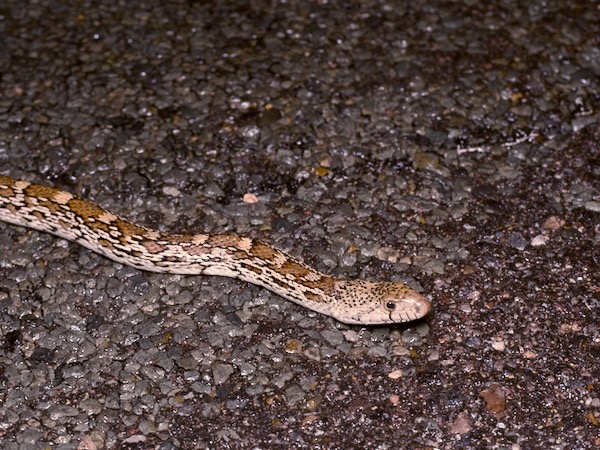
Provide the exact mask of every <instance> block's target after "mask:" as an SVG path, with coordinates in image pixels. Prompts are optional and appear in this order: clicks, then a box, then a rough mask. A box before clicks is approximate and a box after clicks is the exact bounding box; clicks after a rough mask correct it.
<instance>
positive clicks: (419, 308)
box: [0, 175, 431, 324]
mask: <svg viewBox="0 0 600 450" xmlns="http://www.w3.org/2000/svg"><path fill="white" fill-rule="evenodd" d="M0 220H2V221H4V222H8V223H11V224H15V225H20V226H23V227H28V228H32V229H35V230H38V231H42V232H47V233H51V234H54V235H56V236H59V237H61V238H64V239H67V240H69V241H72V242H76V243H78V244H80V245H82V246H84V247H87V248H88V249H90V250H92V251H94V252H96V253H99V254H101V255H104V256H106V257H108V258H110V259H112V260H114V261H117V262H119V263H122V264H126V265H129V266H132V267H135V268H137V269H141V270H147V271H151V272H160V273H173V274H193V275H198V274H205V275H220V276H225V277H231V278H239V279H242V280H245V281H248V282H250V283H253V284H256V285H259V286H262V287H264V288H266V289H269V290H270V291H272V292H274V293H276V294H278V295H280V296H281V297H284V298H286V299H288V300H291V301H292V302H295V303H297V304H299V305H301V306H304V307H306V308H308V309H311V310H313V311H316V312H319V313H322V314H325V315H328V316H332V317H334V318H335V319H337V320H339V321H341V322H345V323H349V324H384V323H395V322H408V321H411V320H416V319H419V318H421V317H423V316H424V315H425V314H427V312H428V311H429V309H430V308H431V304H430V302H429V301H428V300H427V299H426V298H425V297H423V296H422V295H420V294H418V293H417V292H415V291H414V290H412V289H411V288H409V287H408V286H407V285H406V284H404V283H391V282H374V281H365V280H341V279H336V278H333V277H331V276H329V275H326V274H324V273H321V272H319V271H317V270H315V269H313V268H312V267H310V266H308V265H306V264H304V263H302V262H300V261H299V260H297V259H296V258H294V257H292V256H290V255H287V254H285V253H283V252H282V251H280V250H277V249H276V248H274V247H272V246H270V245H268V244H265V243H263V242H260V241H257V240H253V239H250V238H248V237H242V236H237V235H234V234H195V235H189V234H167V233H163V232H160V231H156V230H152V229H149V228H146V227H144V226H140V225H137V224H135V223H133V222H130V221H128V220H126V219H123V218H121V217H119V216H117V215H116V214H113V213H111V212H109V211H107V210H105V209H103V208H101V207H100V206H98V205H96V204H94V203H92V202H89V201H87V200H83V199H81V198H79V197H77V196H75V195H73V194H70V193H68V192H65V191H62V190H59V189H55V188H52V187H49V186H42V185H38V184H33V183H30V182H28V181H22V180H16V179H13V178H9V177H6V176H2V175H0Z"/></svg>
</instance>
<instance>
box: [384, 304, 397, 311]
mask: <svg viewBox="0 0 600 450" xmlns="http://www.w3.org/2000/svg"><path fill="white" fill-rule="evenodd" d="M385 308H386V309H387V310H388V311H393V310H395V309H396V303H394V302H387V303H386V304H385Z"/></svg>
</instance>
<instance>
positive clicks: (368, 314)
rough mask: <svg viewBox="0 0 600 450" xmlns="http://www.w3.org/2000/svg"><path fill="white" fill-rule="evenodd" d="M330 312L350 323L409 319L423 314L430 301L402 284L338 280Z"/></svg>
mask: <svg viewBox="0 0 600 450" xmlns="http://www.w3.org/2000/svg"><path fill="white" fill-rule="evenodd" d="M334 291H335V294H334V295H335V297H336V299H337V302H336V306H335V307H332V309H331V312H330V315H331V316H332V317H334V318H336V319H337V320H339V321H340V322H344V323H349V324H362V325H377V324H388V323H399V322H410V321H411V320H417V319H420V318H421V317H423V316H425V315H426V314H427V313H428V312H429V310H430V309H431V302H430V301H429V300H428V299H427V298H425V297H424V296H422V295H421V294H419V293H418V292H416V291H414V290H413V289H411V288H410V287H408V286H407V285H406V284H404V283H387V282H376V281H363V280H351V281H337V282H336V284H335V287H334Z"/></svg>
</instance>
